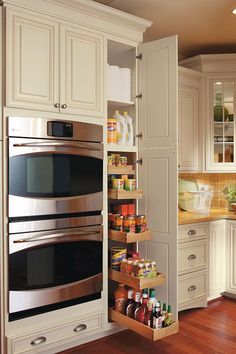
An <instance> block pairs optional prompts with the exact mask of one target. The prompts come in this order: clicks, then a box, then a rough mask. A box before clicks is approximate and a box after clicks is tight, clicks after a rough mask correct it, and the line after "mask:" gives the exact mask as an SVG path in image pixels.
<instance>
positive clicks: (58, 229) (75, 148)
mask: <svg viewBox="0 0 236 354" xmlns="http://www.w3.org/2000/svg"><path fill="white" fill-rule="evenodd" d="M8 139H9V170H8V176H9V184H8V186H9V196H8V221H9V223H8V225H9V318H10V320H15V319H18V318H21V317H25V316H30V315H33V314H37V313H40V312H45V311H48V310H52V309H57V308H61V307H64V306H69V305H73V304H77V303H81V302H85V301H90V300H94V299H97V298H100V297H101V291H102V249H103V247H102V244H103V242H102V240H103V228H102V215H101V214H102V206H103V198H102V187H103V178H102V176H103V144H102V127H100V126H98V125H92V124H86V123H78V122H62V121H57V120H48V119H42V118H19V117H9V118H8Z"/></svg>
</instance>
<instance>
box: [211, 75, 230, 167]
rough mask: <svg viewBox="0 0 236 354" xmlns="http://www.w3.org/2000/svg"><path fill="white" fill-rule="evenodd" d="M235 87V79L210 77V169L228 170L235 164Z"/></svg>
mask: <svg viewBox="0 0 236 354" xmlns="http://www.w3.org/2000/svg"><path fill="white" fill-rule="evenodd" d="M235 88H236V79H230V78H227V79H211V80H209V91H208V92H209V111H208V119H209V120H208V122H209V125H208V128H209V133H210V134H208V132H207V134H206V146H207V150H206V159H207V161H206V162H207V170H215V171H216V170H227V171H228V170H231V169H232V168H235V166H236V155H235V153H236V147H235V141H236V139H235V129H236V128H235V99H236V94H235ZM209 137H210V139H209Z"/></svg>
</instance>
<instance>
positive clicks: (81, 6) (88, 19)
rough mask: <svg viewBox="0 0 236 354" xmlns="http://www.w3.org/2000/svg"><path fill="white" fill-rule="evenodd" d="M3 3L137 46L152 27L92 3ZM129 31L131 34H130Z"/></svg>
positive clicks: (18, 0) (73, 0) (8, 0)
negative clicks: (119, 38) (84, 27)
mask: <svg viewBox="0 0 236 354" xmlns="http://www.w3.org/2000/svg"><path fill="white" fill-rule="evenodd" d="M0 1H1V0H0ZM2 2H3V4H5V5H6V6H7V5H15V6H18V7H21V8H26V9H30V10H34V11H40V12H41V13H43V14H47V15H51V16H55V17H59V18H61V19H65V20H72V21H73V22H77V23H80V24H82V25H87V26H89V27H94V28H96V29H97V30H101V31H105V32H106V33H111V34H113V35H120V36H122V37H125V38H127V39H128V38H129V39H130V40H134V41H137V42H141V41H142V36H143V33H144V32H145V30H146V29H147V28H148V27H150V26H151V24H152V22H151V21H148V20H145V19H142V18H140V17H137V16H134V15H131V14H128V13H126V12H123V11H120V10H116V9H113V8H111V7H109V6H106V5H103V4H100V3H97V2H95V1H92V0H3V1H2ZM94 22H96V23H95V24H94ZM122 27H123V30H122ZM124 29H125V30H124ZM127 30H129V31H130V32H129V33H127Z"/></svg>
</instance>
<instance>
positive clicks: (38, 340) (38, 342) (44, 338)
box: [30, 336, 47, 345]
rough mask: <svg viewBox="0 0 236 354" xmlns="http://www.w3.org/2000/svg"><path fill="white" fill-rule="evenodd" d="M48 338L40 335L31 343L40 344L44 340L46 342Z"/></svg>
mask: <svg viewBox="0 0 236 354" xmlns="http://www.w3.org/2000/svg"><path fill="white" fill-rule="evenodd" d="M46 340H47V338H46V337H43V336H42V337H38V338H36V339H34V340H32V342H30V344H31V345H39V344H42V343H44V342H46Z"/></svg>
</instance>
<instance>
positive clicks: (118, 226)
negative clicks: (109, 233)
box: [113, 214, 124, 231]
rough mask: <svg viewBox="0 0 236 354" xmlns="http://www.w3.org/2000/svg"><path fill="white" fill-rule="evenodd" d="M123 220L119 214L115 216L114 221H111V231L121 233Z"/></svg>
mask: <svg viewBox="0 0 236 354" xmlns="http://www.w3.org/2000/svg"><path fill="white" fill-rule="evenodd" d="M123 219H124V217H123V216H122V215H120V214H117V215H115V218H114V221H113V230H116V231H123Z"/></svg>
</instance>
